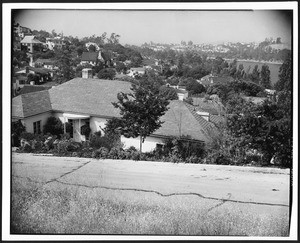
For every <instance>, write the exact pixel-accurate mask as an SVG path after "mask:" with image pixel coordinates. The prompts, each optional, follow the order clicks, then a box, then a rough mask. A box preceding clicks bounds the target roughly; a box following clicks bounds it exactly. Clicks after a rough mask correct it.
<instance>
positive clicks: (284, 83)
mask: <svg viewBox="0 0 300 243" xmlns="http://www.w3.org/2000/svg"><path fill="white" fill-rule="evenodd" d="M278 76H279V80H278V81H277V82H276V83H275V89H276V90H277V91H284V90H286V91H292V58H291V56H288V58H287V59H286V60H285V61H284V63H283V64H282V65H281V67H280V68H279V75H278Z"/></svg>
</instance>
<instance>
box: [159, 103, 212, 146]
mask: <svg viewBox="0 0 300 243" xmlns="http://www.w3.org/2000/svg"><path fill="white" fill-rule="evenodd" d="M160 120H161V121H163V122H164V123H163V124H162V126H161V127H160V128H159V129H158V130H157V131H155V132H154V133H153V135H161V136H176V137H178V136H180V135H181V136H182V135H185V136H189V137H190V138H191V139H195V140H200V141H203V142H210V138H209V135H208V134H207V131H206V128H205V126H206V123H208V122H207V121H206V120H205V119H203V118H202V117H200V116H199V117H197V116H195V115H193V114H192V112H191V111H190V109H189V108H188V106H187V105H186V103H185V102H183V101H180V100H172V101H170V104H169V110H168V111H167V112H166V114H165V115H163V116H162V117H161V119H160ZM208 126H209V125H208Z"/></svg>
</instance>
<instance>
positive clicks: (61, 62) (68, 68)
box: [55, 45, 75, 83]
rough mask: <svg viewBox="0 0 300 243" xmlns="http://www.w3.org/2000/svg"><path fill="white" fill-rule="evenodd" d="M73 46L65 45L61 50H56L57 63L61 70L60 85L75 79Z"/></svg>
mask: <svg viewBox="0 0 300 243" xmlns="http://www.w3.org/2000/svg"><path fill="white" fill-rule="evenodd" d="M72 53H73V46H71V45H65V47H63V48H61V49H55V54H56V63H55V65H56V66H57V67H58V68H59V72H58V79H57V81H58V83H64V82H66V81H69V80H70V79H72V78H74V77H75V71H74V69H73V66H74V63H73V56H72Z"/></svg>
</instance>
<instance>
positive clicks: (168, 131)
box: [12, 78, 213, 152]
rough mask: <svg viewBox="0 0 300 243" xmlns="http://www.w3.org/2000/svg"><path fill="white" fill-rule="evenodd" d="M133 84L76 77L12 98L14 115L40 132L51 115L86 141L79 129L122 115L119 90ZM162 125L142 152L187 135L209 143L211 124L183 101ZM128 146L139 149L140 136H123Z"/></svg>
mask: <svg viewBox="0 0 300 243" xmlns="http://www.w3.org/2000/svg"><path fill="white" fill-rule="evenodd" d="M130 87H131V83H129V82H124V81H118V80H101V79H90V78H89V79H84V78H75V79H72V80H70V81H68V82H66V83H63V84H61V85H59V86H56V87H52V88H51V89H49V90H44V91H39V92H34V93H28V94H23V95H19V96H17V97H15V98H13V99H12V118H13V119H14V120H21V121H22V123H23V124H24V125H25V127H26V130H27V132H31V133H40V132H41V131H42V128H43V126H44V125H45V122H46V120H47V118H48V117H49V116H51V115H53V116H55V117H57V118H59V119H60V120H61V121H62V122H63V123H66V122H69V123H71V124H72V126H73V134H71V137H72V138H73V140H75V141H78V142H80V141H84V140H85V136H83V135H81V134H80V128H81V126H82V125H83V124H86V123H88V124H89V125H90V128H91V130H92V132H96V131H99V130H101V129H103V128H104V127H105V125H106V122H107V121H108V120H109V119H111V118H114V117H120V113H119V110H118V109H116V108H115V107H114V106H113V105H112V102H116V101H117V94H118V93H119V92H125V93H129V92H131V90H130ZM161 120H162V121H163V122H164V123H163V125H162V127H160V128H159V129H158V130H156V131H155V132H154V133H153V134H151V135H150V136H148V137H147V138H146V139H145V142H144V144H143V152H147V151H151V150H153V149H154V148H155V147H156V145H157V144H163V143H164V140H165V139H166V138H168V137H173V136H188V137H189V138H190V139H192V140H197V141H200V142H203V143H209V142H210V136H209V132H208V131H207V130H208V128H210V127H213V126H212V123H210V122H209V121H206V120H205V119H204V118H203V117H202V116H201V115H199V114H196V113H195V112H194V111H193V108H192V107H189V105H188V104H187V103H185V102H183V101H180V100H175V101H171V102H170V104H169V110H168V111H167V112H166V113H165V115H163V116H162V117H161ZM121 141H122V142H123V143H124V144H125V147H130V146H135V147H136V148H139V143H140V141H139V138H125V137H123V136H122V137H121Z"/></svg>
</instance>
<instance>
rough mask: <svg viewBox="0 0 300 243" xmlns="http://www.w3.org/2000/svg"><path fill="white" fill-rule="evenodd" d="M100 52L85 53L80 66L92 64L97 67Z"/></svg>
mask: <svg viewBox="0 0 300 243" xmlns="http://www.w3.org/2000/svg"><path fill="white" fill-rule="evenodd" d="M98 56H99V53H98V52H83V53H82V56H81V62H80V65H84V64H90V65H93V66H95V65H96V64H97V63H98V62H99V58H98Z"/></svg>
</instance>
